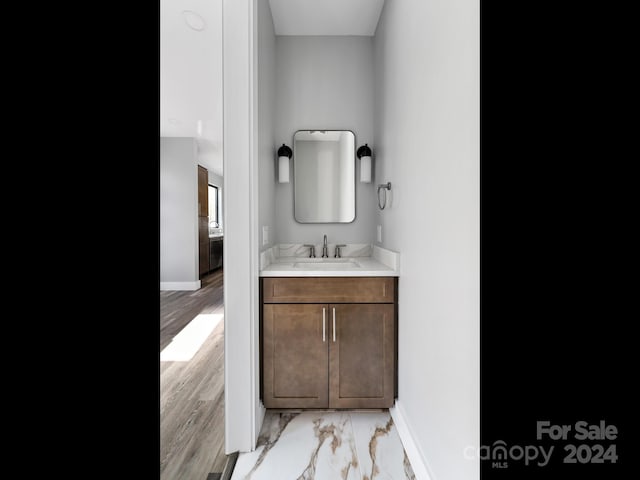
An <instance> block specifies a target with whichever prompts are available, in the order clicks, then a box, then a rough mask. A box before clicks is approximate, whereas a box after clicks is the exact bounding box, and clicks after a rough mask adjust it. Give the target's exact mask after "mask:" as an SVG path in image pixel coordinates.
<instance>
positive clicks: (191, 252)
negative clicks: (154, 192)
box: [160, 137, 200, 290]
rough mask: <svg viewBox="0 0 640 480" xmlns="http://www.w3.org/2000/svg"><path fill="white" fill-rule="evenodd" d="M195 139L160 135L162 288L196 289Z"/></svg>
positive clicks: (196, 184)
mask: <svg viewBox="0 0 640 480" xmlns="http://www.w3.org/2000/svg"><path fill="white" fill-rule="evenodd" d="M196 158H197V146H196V142H195V139H194V138H167V137H162V138H160V289H161V290H197V289H198V288H200V281H199V280H198V166H197V161H196Z"/></svg>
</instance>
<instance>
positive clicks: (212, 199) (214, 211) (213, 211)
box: [209, 184, 220, 228]
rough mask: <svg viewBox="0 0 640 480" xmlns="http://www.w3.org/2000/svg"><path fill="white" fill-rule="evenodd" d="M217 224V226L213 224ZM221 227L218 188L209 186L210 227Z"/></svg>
mask: <svg viewBox="0 0 640 480" xmlns="http://www.w3.org/2000/svg"><path fill="white" fill-rule="evenodd" d="M212 222H215V225H214V224H213V223H212ZM219 225H220V220H219V217H218V187H216V186H214V185H211V184H209V226H210V227H214V228H217V227H218V226H219Z"/></svg>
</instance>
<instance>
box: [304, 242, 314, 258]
mask: <svg viewBox="0 0 640 480" xmlns="http://www.w3.org/2000/svg"><path fill="white" fill-rule="evenodd" d="M304 246H305V247H309V258H316V246H315V245H310V244H307V243H305V244H304Z"/></svg>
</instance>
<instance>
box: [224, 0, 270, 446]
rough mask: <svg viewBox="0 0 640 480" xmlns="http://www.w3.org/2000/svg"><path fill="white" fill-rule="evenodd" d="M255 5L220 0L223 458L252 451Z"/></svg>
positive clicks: (256, 418)
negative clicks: (222, 174) (223, 232)
mask: <svg viewBox="0 0 640 480" xmlns="http://www.w3.org/2000/svg"><path fill="white" fill-rule="evenodd" d="M255 15H257V5H256V0H223V2H222V32H223V33H222V34H223V42H222V44H223V54H222V57H223V69H222V70H223V145H224V153H223V162H224V193H223V195H224V205H225V220H224V225H225V241H224V252H223V256H224V259H223V263H224V310H225V318H224V339H225V346H224V353H225V364H224V371H225V378H224V394H225V416H224V417H225V453H226V454H230V453H233V452H236V451H241V452H248V451H252V450H254V448H255V445H256V442H257V438H258V434H259V432H260V427H261V425H262V421H263V419H264V413H265V409H264V406H263V405H262V403H261V402H260V399H259V378H260V376H259V366H260V365H259V355H258V345H259V338H258V335H259V328H258V321H259V305H258V280H259V278H258V273H259V254H258V251H259V244H258V241H259V236H258V163H257V148H256V147H257V138H258V135H257V119H258V108H257V37H258V36H257V18H256V17H255Z"/></svg>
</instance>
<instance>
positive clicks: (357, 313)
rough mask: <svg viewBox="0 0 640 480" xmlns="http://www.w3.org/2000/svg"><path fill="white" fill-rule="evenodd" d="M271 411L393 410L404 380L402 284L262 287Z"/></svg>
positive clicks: (275, 281) (303, 281)
mask: <svg viewBox="0 0 640 480" xmlns="http://www.w3.org/2000/svg"><path fill="white" fill-rule="evenodd" d="M262 299H263V304H262V325H261V326H262V352H261V353H262V398H263V402H264V405H265V407H267V408H388V407H391V406H393V400H394V397H395V393H396V392H395V379H396V357H397V356H396V344H397V335H396V305H397V278H395V277H313V278H312V277H308V278H306V277H305V278H283V277H268V278H263V279H262Z"/></svg>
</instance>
